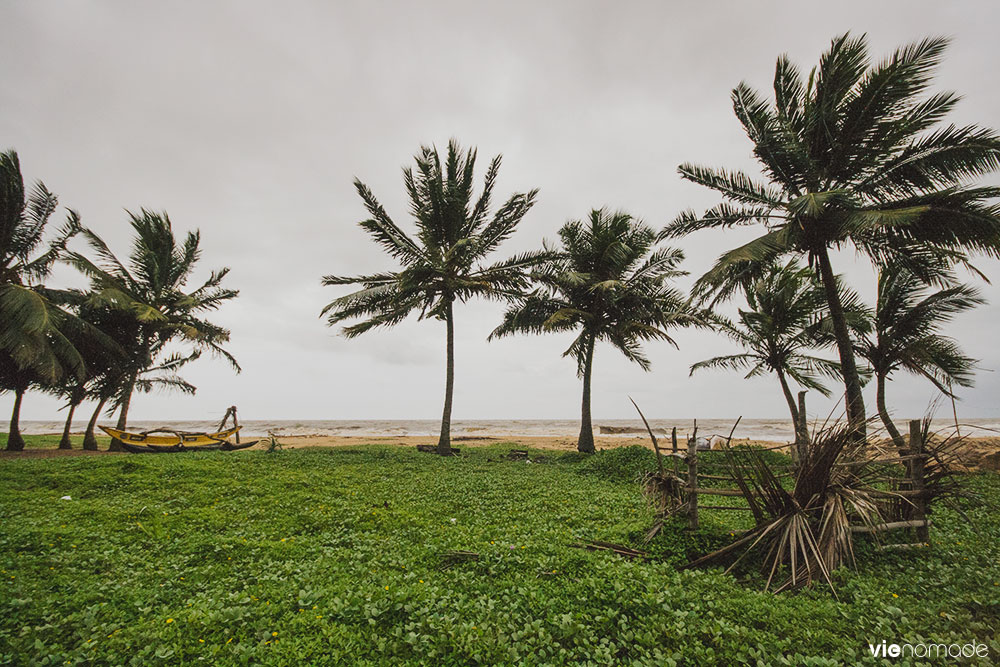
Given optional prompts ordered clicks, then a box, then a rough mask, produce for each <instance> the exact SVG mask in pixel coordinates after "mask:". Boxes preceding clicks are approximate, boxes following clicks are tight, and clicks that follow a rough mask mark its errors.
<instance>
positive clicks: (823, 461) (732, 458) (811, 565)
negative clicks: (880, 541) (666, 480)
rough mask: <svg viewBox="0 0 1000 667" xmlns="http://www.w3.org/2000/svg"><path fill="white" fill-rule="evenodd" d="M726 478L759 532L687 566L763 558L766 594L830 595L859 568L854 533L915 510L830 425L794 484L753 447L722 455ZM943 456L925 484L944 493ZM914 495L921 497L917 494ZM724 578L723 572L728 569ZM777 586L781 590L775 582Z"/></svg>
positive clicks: (873, 458)
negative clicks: (804, 589) (819, 591)
mask: <svg viewBox="0 0 1000 667" xmlns="http://www.w3.org/2000/svg"><path fill="white" fill-rule="evenodd" d="M724 449H725V451H726V458H727V461H728V465H729V470H730V473H731V474H732V477H733V480H734V482H735V483H736V485H737V487H739V489H740V490H741V491H742V493H743V496H744V498H745V499H746V501H747V503H748V504H749V506H750V511H751V512H752V513H753V515H754V519H755V520H756V527H755V528H753V529H752V530H750V531H749V532H747V533H746V534H744V535H742V536H741V537H739V538H738V539H737V540H736V541H734V542H733V543H731V544H729V545H727V546H725V547H723V548H722V549H719V550H717V551H714V552H712V553H710V554H708V555H706V556H703V557H701V558H699V559H697V560H695V561H693V562H691V563H689V564H688V567H694V566H698V565H703V564H706V563H710V562H716V561H719V560H722V559H723V558H725V557H726V556H731V555H734V554H736V553H738V552H740V551H742V553H740V555H739V557H738V558H737V559H736V560H735V562H733V563H732V564H731V565H730V566H729V570H732V569H733V567H735V566H736V565H737V564H738V563H740V562H741V561H742V560H743V559H744V558H746V557H747V556H748V555H749V554H751V553H758V554H761V553H762V554H763V561H762V567H763V571H764V573H765V574H767V583H766V584H765V590H766V589H770V588H771V587H772V585H774V590H775V592H778V591H782V590H786V589H789V588H796V587H800V586H805V585H810V584H812V583H814V582H816V581H823V582H825V583H826V584H827V585H829V586H830V588H831V590H832V589H833V581H832V579H831V573H832V572H833V571H834V570H836V569H837V568H838V567H840V566H841V565H843V564H845V563H846V564H850V565H852V566H854V565H856V562H855V556H854V541H853V540H854V538H853V536H854V534H855V533H857V532H863V533H871V534H876V533H877V532H878V531H880V530H884V529H885V528H886V527H887V526H886V523H885V522H886V519H887V518H897V516H896V515H894V514H892V512H891V511H890V510H892V508H894V507H901V506H902V505H903V504H907V505H909V506H910V507H912V506H913V503H912V501H911V499H912V498H913V497H915V496H914V495H913V494H914V492H910V493H909V494H904V493H903V492H902V491H901V490H892V488H891V487H890V488H888V489H887V488H885V487H886V482H887V478H886V476H885V464H886V463H891V462H902V461H903V460H906V459H908V458H909V457H900V458H896V459H894V460H893V461H888V462H887V461H884V460H879V459H878V456H877V455H876V453H875V452H873V451H872V449H871V448H870V447H869V446H868V443H866V442H864V441H860V442H859V441H858V439H857V437H856V435H855V434H854V433H853V432H852V431H851V430H850V429H849V428H847V427H843V426H834V427H831V428H827V429H825V430H822V431H820V432H818V433H817V434H815V435H814V436H813V438H812V441H811V442H810V443H809V446H808V448H807V450H806V452H805V454H804V456H803V458H802V460H801V461H800V462H799V465H798V468H797V469H796V472H795V477H794V484H793V485H791V488H786V487H785V485H782V483H781V474H780V472H777V471H775V470H774V469H773V468H772V466H771V465H770V464H768V463H767V462H766V460H765V459H764V457H763V456H762V455H761V452H760V451H757V450H754V449H751V448H731V447H729V446H728V445H727V446H726V447H725V448H724ZM950 451H951V450H950V449H948V450H946V451H945V452H942V453H941V455H940V458H934V457H933V456H932V457H931V459H932V460H933V461H935V463H934V465H933V466H932V465H931V464H928V466H927V469H928V471H929V472H930V471H933V473H932V474H928V480H929V485H934V486H935V490H934V491H933V492H931V491H930V490H928V491H927V492H924V494H923V495H922V496H921V497H924V498H926V497H929V496H930V495H931V493H937V494H939V493H944V492H946V490H947V489H949V488H950V484H952V481H951V478H950V471H949V468H948V457H947V456H946V453H947V452H950ZM931 479H933V482H931V481H930V480H931ZM918 493H919V492H918ZM727 571H728V570H727ZM778 582H780V583H778Z"/></svg>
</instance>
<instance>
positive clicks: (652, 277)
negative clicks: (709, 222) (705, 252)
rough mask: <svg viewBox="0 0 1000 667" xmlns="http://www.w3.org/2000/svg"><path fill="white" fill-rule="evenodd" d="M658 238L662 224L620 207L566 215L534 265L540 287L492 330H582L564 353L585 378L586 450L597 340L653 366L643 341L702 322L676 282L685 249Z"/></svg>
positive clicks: (589, 448)
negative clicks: (553, 243)
mask: <svg viewBox="0 0 1000 667" xmlns="http://www.w3.org/2000/svg"><path fill="white" fill-rule="evenodd" d="M656 238H657V233H656V231H654V230H653V229H652V228H650V227H648V226H647V225H645V224H644V223H642V222H641V221H639V220H636V219H634V218H633V217H632V216H631V215H629V214H628V213H624V212H620V211H618V212H611V211H608V210H606V209H595V210H593V211H591V213H590V216H589V218H588V219H587V220H586V221H579V220H577V221H571V222H568V223H566V224H565V225H563V227H562V228H561V229H560V230H559V239H560V242H561V247H559V248H557V249H555V250H554V251H553V252H554V253H555V254H554V255H553V257H552V258H550V259H549V260H548V261H547V262H546V263H545V264H543V265H542V266H541V267H540V268H539V269H538V270H536V271H534V272H533V273H532V278H533V279H534V280H535V281H537V282H538V283H539V285H540V287H539V289H537V290H535V291H534V292H533V293H531V294H530V295H528V296H527V297H525V298H524V299H523V300H521V301H519V302H518V303H517V304H516V305H514V306H513V307H512V308H510V309H509V310H508V311H507V312H506V314H505V315H504V319H503V322H502V323H501V324H500V325H499V326H498V327H497V328H496V329H494V331H493V333H492V334H490V338H497V337H501V336H509V335H512V334H515V333H550V332H560V331H578V332H579V333H578V334H577V336H576V338H575V339H574V340H573V343H572V344H571V345H570V346H569V348H568V349H567V350H566V352H565V353H564V355H565V356H571V357H573V358H574V359H576V362H577V371H578V373H579V375H580V377H581V378H582V379H583V402H582V418H581V425H580V438H579V440H578V442H577V448H578V449H579V450H580V451H581V452H593V451H594V433H593V427H592V425H591V413H590V399H591V375H592V369H593V362H594V348H595V345H596V343H597V341H604V342H607V343H610V344H611V345H612V346H613V347H615V348H616V349H618V351H620V352H621V353H622V354H623V355H625V357H626V358H627V359H629V360H630V361H633V362H635V363H637V364H638V365H639V366H640V367H642V368H643V369H644V370H649V368H650V363H649V359H648V358H647V357H646V355H645V354H644V352H643V349H642V343H643V342H645V341H649V340H663V341H667V342H668V343H671V344H674V345H675V346H676V343H674V340H673V339H672V338H671V337H670V335H669V333H668V330H669V329H670V328H673V327H678V326H685V325H690V324H696V323H700V320H699V319H698V317H697V315H696V314H695V313H694V312H693V311H692V310H691V308H690V306H689V302H688V299H687V298H686V297H685V295H684V294H683V293H682V292H680V291H679V290H677V289H676V288H674V287H672V286H671V285H670V281H671V279H673V278H677V277H679V276H682V275H685V272H684V271H681V270H680V269H679V268H678V267H679V265H680V263H681V261H682V260H683V259H684V254H683V253H682V252H681V251H680V250H677V249H675V248H666V247H661V248H656V247H655V246H656Z"/></svg>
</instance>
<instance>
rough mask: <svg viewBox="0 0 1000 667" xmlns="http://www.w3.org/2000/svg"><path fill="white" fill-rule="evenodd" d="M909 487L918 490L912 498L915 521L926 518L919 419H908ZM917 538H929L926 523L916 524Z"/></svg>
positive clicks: (923, 539) (922, 539)
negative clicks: (910, 457)
mask: <svg viewBox="0 0 1000 667" xmlns="http://www.w3.org/2000/svg"><path fill="white" fill-rule="evenodd" d="M910 455H911V456H913V457H914V458H912V459H910V465H909V469H910V482H911V485H910V488H912V489H913V490H914V491H917V492H919V493H918V494H917V495H915V496H914V498H913V518H914V519H915V520H917V521H925V522H926V520H927V499H926V498H924V496H923V493H922V492H923V490H924V431H923V426H922V424H921V423H920V420H919V419H913V420H910ZM917 539H918V540H920V541H921V542H927V541H928V540H929V539H930V531H928V529H927V524H926V523H924V524H922V525H920V526H917Z"/></svg>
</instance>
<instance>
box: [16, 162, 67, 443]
mask: <svg viewBox="0 0 1000 667" xmlns="http://www.w3.org/2000/svg"><path fill="white" fill-rule="evenodd" d="M57 204H58V200H57V198H56V196H55V195H54V194H52V193H51V192H49V190H48V189H47V188H46V187H45V185H44V184H42V183H41V182H39V183H37V184H36V185H35V187H34V188H33V189H32V190H31V191H30V192H26V191H25V187H24V179H23V178H22V176H21V164H20V161H19V160H18V157H17V153H15V152H14V151H7V152H4V153H0V392H3V391H13V392H14V394H15V397H14V409H13V411H12V413H11V421H10V431H9V433H8V435H7V449H9V450H21V449H24V439H23V438H22V437H21V432H20V427H19V419H20V409H21V401H22V399H23V397H24V393H25V391H27V388H28V386H29V385H30V384H32V383H33V382H42V383H54V382H58V381H60V380H61V379H62V378H64V377H67V376H70V375H82V374H83V372H84V363H83V359H82V357H81V356H80V354H79V353H78V352H77V351H76V349H75V348H74V347H73V344H72V343H71V342H70V340H69V339H68V338H67V337H66V335H65V331H66V328H67V326H71V325H72V324H73V322H72V320H73V318H72V316H71V315H70V314H68V313H66V312H65V311H63V310H61V309H60V308H59V307H58V306H57V305H56V304H54V303H52V302H51V301H50V300H49V299H48V298H46V296H45V293H44V290H43V288H42V285H41V283H42V281H43V280H44V279H45V278H46V277H47V276H48V274H49V271H50V269H51V268H52V265H53V263H54V262H55V261H56V260H57V259H58V258H59V256H60V255H61V254H62V253H63V251H64V250H65V247H66V242H67V241H68V240H69V239H70V238H71V237H72V236H73V235H74V234H76V233H77V232H78V231H79V229H80V224H79V217H78V216H77V214H76V213H75V212H73V211H70V212H69V215H68V218H67V221H66V224H65V225H63V227H62V228H61V229H60V230H59V231H58V233H57V234H56V236H55V237H54V238H53V239H52V240H51V241H50V242H49V243H48V244H47V245H45V243H44V235H45V228H46V225H47V224H48V222H49V218H50V217H51V216H52V214H53V213H54V212H55V210H56V207H57ZM39 251H40V252H39Z"/></svg>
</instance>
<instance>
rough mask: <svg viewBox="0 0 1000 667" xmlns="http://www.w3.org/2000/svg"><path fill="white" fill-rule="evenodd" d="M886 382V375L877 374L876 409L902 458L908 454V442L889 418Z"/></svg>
mask: <svg viewBox="0 0 1000 667" xmlns="http://www.w3.org/2000/svg"><path fill="white" fill-rule="evenodd" d="M885 380H886V377H885V374H884V373H877V374H876V375H875V383H876V389H875V407H876V409H877V410H878V416H879V417H880V418H881V419H882V423H883V424H885V430H886V431H887V432H888V433H889V437H890V438H892V444H893V445H895V447H896V449H897V450H898V451H899V453H900V455H901V456H902V455H905V454H906V453H907V451H906V440H905V439H904V438H903V434H902V433H900V432H899V429H898V428H896V425H895V424H893V423H892V419H890V418H889V411H888V410H887V409H886V407H885Z"/></svg>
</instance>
